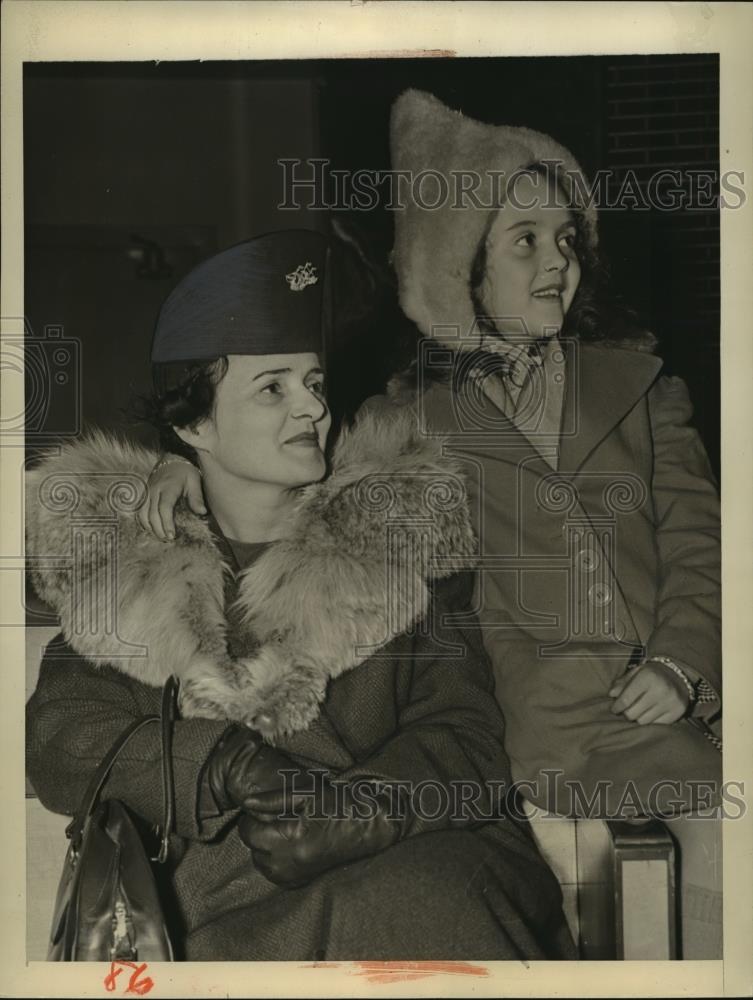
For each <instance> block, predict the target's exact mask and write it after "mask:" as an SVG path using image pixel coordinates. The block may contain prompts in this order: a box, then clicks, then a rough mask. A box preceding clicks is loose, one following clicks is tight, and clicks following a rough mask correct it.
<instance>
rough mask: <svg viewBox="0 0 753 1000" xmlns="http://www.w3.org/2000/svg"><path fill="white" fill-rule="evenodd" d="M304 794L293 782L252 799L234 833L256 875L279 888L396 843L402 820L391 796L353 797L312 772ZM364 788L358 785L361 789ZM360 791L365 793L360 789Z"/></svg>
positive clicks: (348, 788) (343, 787) (342, 786)
mask: <svg viewBox="0 0 753 1000" xmlns="http://www.w3.org/2000/svg"><path fill="white" fill-rule="evenodd" d="M309 784H310V785H311V787H310V788H309V789H307V790H306V791H305V792H304V793H303V794H301V793H300V791H299V787H300V786H299V785H298V784H297V783H296V785H295V790H294V791H291V788H290V786H288V787H287V788H286V789H285V791H283V792H280V791H278V792H272V793H269V794H267V795H262V796H257V798H256V800H255V802H254V803H253V806H252V811H251V812H250V813H247V814H246V815H244V816H241V818H240V820H239V822H238V832H239V834H240V837H241V840H243V842H244V843H245V844H246V846H247V847H249V848H250V849H251V851H252V853H253V859H254V864H255V865H256V867H257V868H258V869H259V871H260V872H261V873H262V874H263V875H264V876H265V878H267V879H269V881H270V882H275V883H276V884H278V885H285V886H289V887H293V886H300V885H305V884H306V883H308V882H309V881H311V879H312V878H314V877H315V876H316V875H319V874H320V873H321V872H324V871H326V870H327V869H329V868H334V867H336V866H337V865H344V864H347V863H348V862H349V861H357V860H359V859H361V858H365V857H369V856H370V855H372V854H377V853H378V852H379V851H382V850H384V849H385V848H386V847H390V846H391V845H392V844H394V843H396V842H397V841H398V840H399V839H400V837H401V836H402V833H403V819H402V818H401V816H400V813H399V812H398V811H397V810H395V811H394V812H393V803H392V799H391V797H390V795H389V794H388V793H385V792H378V791H372V792H371V793H370V794H369V795H368V796H367V795H366V794H361V795H359V796H358V800H356V798H355V797H354V794H353V791H352V787H351V786H349V785H347V784H343V783H340V784H336V783H333V782H332V781H330V780H328V779H327V778H325V777H324V776H323V775H322V774H320V773H319V774H317V775H316V776H315V780H314V781H313V783H312V782H311V781H310V780H309ZM362 787H363V786H362ZM364 791H365V789H364Z"/></svg>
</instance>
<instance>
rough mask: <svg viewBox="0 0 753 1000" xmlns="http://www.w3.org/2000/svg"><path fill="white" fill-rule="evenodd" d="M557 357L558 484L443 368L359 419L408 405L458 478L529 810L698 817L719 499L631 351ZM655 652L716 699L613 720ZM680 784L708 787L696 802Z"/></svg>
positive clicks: (583, 348) (677, 398) (707, 770)
mask: <svg viewBox="0 0 753 1000" xmlns="http://www.w3.org/2000/svg"><path fill="white" fill-rule="evenodd" d="M564 348H565V350H566V372H567V374H566V387H565V403H564V410H563V415H562V425H561V431H560V434H559V437H558V439H557V440H556V441H555V442H549V445H551V444H552V443H554V444H556V445H557V446H558V447H559V464H558V466H557V470H556V471H554V470H553V468H552V466H551V465H550V464H548V463H547V462H546V461H545V460H544V458H543V457H542V455H541V453H540V449H541V448H542V447H543V445H542V444H541V442H537V441H536V439H535V437H534V438H533V441H532V440H531V439H529V437H527V436H525V435H523V434H522V433H520V432H519V431H518V430H517V428H516V427H515V425H514V424H513V423H512V422H511V421H510V420H509V419H508V418H507V417H506V416H505V415H504V414H503V413H502V412H500V410H499V409H498V408H497V407H496V406H495V405H494V403H492V402H491V401H490V399H488V398H487V397H486V396H485V395H484V394H483V393H478V392H475V393H474V392H473V390H472V389H470V390H469V389H468V386H467V385H464V384H463V383H462V382H461V383H460V384H458V383H457V382H455V383H454V384H453V377H452V374H451V372H448V375H447V377H446V378H441V377H440V378H436V377H435V378H433V379H430V380H426V381H425V383H424V386H423V389H422V391H421V392H420V393H419V395H418V396H416V392H415V377H411V378H410V379H397V380H394V381H393V384H392V386H391V389H390V392H389V398H387V397H379V398H375V399H374V400H371V401H369V403H368V404H367V406H368V407H369V408H376V409H381V408H383V407H384V408H386V409H388V410H389V409H392V408H394V407H395V405H396V403H398V402H401V403H403V404H404V405H413V406H416V407H417V409H418V412H419V413H420V418H421V426H422V427H423V429H424V432H425V433H426V434H431V433H436V434H439V435H441V436H442V438H443V440H444V441H445V447H446V448H447V450H448V451H449V452H450V454H452V455H453V457H454V458H455V459H456V460H457V461H459V462H461V463H462V465H463V470H464V472H465V479H466V483H467V486H468V491H469V499H470V505H471V510H472V512H473V516H474V523H475V530H476V533H477V535H478V538H479V540H480V555H481V559H480V564H479V565H480V571H479V574H478V577H477V587H476V602H475V603H476V610H477V611H478V615H479V620H480V622H481V626H482V628H483V636H484V642H485V645H486V648H487V650H488V652H489V654H490V657H491V659H492V664H493V670H494V676H495V681H496V694H497V698H498V700H499V703H500V705H501V706H502V708H503V711H504V714H505V720H506V730H505V732H506V744H505V745H506V748H507V751H508V753H509V755H510V758H511V762H512V770H513V778H514V780H515V781H518V782H526V783H527V791H526V795H527V797H529V798H532V799H534V800H535V801H537V802H538V803H539V804H541V805H545V806H546V807H548V808H551V809H554V810H555V811H557V812H560V813H575V814H582V813H583V812H584V807H583V803H585V802H590V803H595V807H594V805H592V806H591V807H590V808H589V810H587V811H588V812H589V814H597V815H598V814H604V815H614V813H615V812H616V810H618V808H619V807H620V804H621V803H623V802H627V808H628V811H629V810H630V809H631V805H630V802H631V801H632V802H633V803H635V804H636V805H638V806H639V807H640V805H643V806H644V807H647V808H648V809H649V811H655V810H656V808H657V807H659V808H667V809H670V812H671V809H673V808H679V807H681V808H683V809H686V808H690V807H691V806H693V805H698V804H700V805H702V804H703V796H705V795H707V794H708V801H709V804H711V803H713V802H714V801H715V800H717V798H718V794H719V788H720V784H721V755H720V753H719V751H718V750H717V749H716V747H715V746H714V745H713V744H712V743H711V742H710V741H709V740H708V739H706V738H705V737H704V733H703V732H701V731H700V729H699V728H696V727H697V726H703V725H704V724H703V723H701V722H700V717H703V716H706V717H708V716H709V715H711V714H713V713H714V712H718V710H719V708H720V703H721V622H720V595H721V573H720V546H719V536H720V518H719V500H718V494H717V489H716V484H715V482H714V478H713V475H712V473H711V469H710V467H709V463H708V459H707V457H706V453H705V451H704V448H703V445H702V444H701V440H700V438H699V436H698V434H697V432H696V431H695V430H694V429H693V428H692V427H691V426H690V424H689V421H690V418H691V415H692V409H691V405H690V400H689V398H688V393H687V389H686V387H685V384H684V383H683V382H682V380H680V379H678V378H667V377H662V376H660V369H661V366H662V362H661V361H660V359H658V358H657V357H655V356H654V355H653V354H650V353H646V352H644V351H642V350H619V349H616V348H615V347H614V346H604V345H596V344H587V343H578V342H570V343H569V344H566V345H564ZM445 354H446V356H447V363H448V365H449V366H450V368H452V367H453V366H454V369H455V371H458V370H462V367H461V365H460V363H459V361H458V357H457V356H453V355H451V354H449V352H445ZM460 360H461V361H462V358H461V359H460ZM536 444H539V447H538V448H537V447H536ZM655 655H657V656H664V657H669V658H671V659H672V660H673V661H674V662H676V663H677V664H678V665H679V666H680V667H681V668H683V669H684V670H686V671H687V673H688V676H689V677H690V678H692V679H693V680H696V679H704V680H705V681H706V682H707V684H708V685H709V687H710V688H711V689H712V690H713V692H714V693H715V694H716V695H717V699H716V701H709V702H708V703H699V704H698V705H697V707H696V710H695V712H694V718H693V719H692V720H681V721H679V722H677V723H674V724H672V725H669V726H665V725H648V726H641V725H638V724H637V723H635V722H631V721H629V720H627V719H626V718H624V717H623V716H621V715H620V716H617V715H614V714H613V713H612V712H611V706H612V699H611V698H610V697H609V695H608V692H609V690H610V688H611V687H612V685H613V684H614V682H615V680H616V679H617V678H618V677H619V676H621V675H622V674H623V673H624V671H625V670H626V669H627V668H628V665H629V664H631V663H636V662H638V661H640V660H641V659H642V658H643V657H649V656H655ZM689 780H697V781H700V782H705V783H706V786H707V788H709V787H710V792H708V793H707V792H704V793H703V794H702V795H701V797H700V798H694V796H698V795H699V794H700V793H698V792H697V791H694V789H693V786H691V785H690V784H689V783H688V782H689ZM567 782H572V783H573V784H572V785H570V786H567V785H566V783H567ZM573 787H575V788H576V789H577V791H575V792H574V791H573ZM670 802H674V803H676V805H674V806H672V807H670V806H669V803H670Z"/></svg>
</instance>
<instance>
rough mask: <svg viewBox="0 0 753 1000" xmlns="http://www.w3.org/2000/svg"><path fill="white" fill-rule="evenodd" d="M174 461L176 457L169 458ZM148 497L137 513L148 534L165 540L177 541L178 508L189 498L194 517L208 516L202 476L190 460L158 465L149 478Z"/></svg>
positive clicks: (188, 501)
mask: <svg viewBox="0 0 753 1000" xmlns="http://www.w3.org/2000/svg"><path fill="white" fill-rule="evenodd" d="M169 457H170V458H172V456H169ZM147 490H148V492H147V496H146V499H145V500H144V503H143V504H142V505H141V507H139V509H138V511H137V512H136V517H137V518H138V521H139V524H140V525H141V527H142V528H143V529H144V531H151V532H152V533H153V534H155V535H156V536H157V538H159V539H160V540H161V541H163V542H167V541H172V540H173V539H174V538H175V519H174V517H173V515H174V513H175V505H176V504H177V502H178V500H179V499H180V498H181V497H185V498H186V501H187V503H188V506H189V507H190V508H191V510H192V511H193V512H194V514H201V515H204V514H206V513H207V509H206V507H205V505H204V494H203V492H202V489H201V474H200V472H199V470H198V469H197V468H196V466H195V465H192V464H191V463H190V462H188V461H183V460H177V459H176V461H170V462H167V463H166V464H164V465H162V464H160V463H158V464H157V465H155V467H154V469H153V470H152V472H151V473H150V475H149V481H148V483H147Z"/></svg>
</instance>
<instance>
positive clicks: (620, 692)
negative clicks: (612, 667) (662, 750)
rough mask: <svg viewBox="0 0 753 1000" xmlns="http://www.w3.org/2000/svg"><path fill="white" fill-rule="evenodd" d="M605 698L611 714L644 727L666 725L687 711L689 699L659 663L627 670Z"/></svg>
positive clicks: (671, 673) (681, 686)
mask: <svg viewBox="0 0 753 1000" xmlns="http://www.w3.org/2000/svg"><path fill="white" fill-rule="evenodd" d="M609 697H610V698H614V704H613V705H612V711H613V712H614V713H615V715H618V714H620V713H622V714H623V715H624V716H625V718H626V719H630V720H631V721H632V722H637V723H638V725H639V726H645V725H647V724H648V723H650V722H656V723H659V724H660V725H669V723H672V722H677V720H678V719H681V718H682V717H683V715H685V713H686V712H687V710H688V706H689V705H690V696H689V694H688V691H687V689H686V687H685V685H684V684H683V683H682V681H681V679H680V678H679V677H677V676H676V675H675V674H674V673H673V672H672V671H671V670H668V669H667V668H666V667H664V666H662V665H661V663H650V662H649V663H645V664H643V666H641V667H634V668H633V669H631V670H628V671H627V672H626V673H625V674H623V675H622V677H620V678H619V680H617V681H616V682H615V684H613V686H612V689H611V690H610V692H609Z"/></svg>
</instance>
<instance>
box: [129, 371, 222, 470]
mask: <svg viewBox="0 0 753 1000" xmlns="http://www.w3.org/2000/svg"><path fill="white" fill-rule="evenodd" d="M227 367H228V361H227V358H226V357H224V356H223V357H219V358H212V359H209V360H206V361H185V362H183V361H181V362H171V363H169V364H159V365H152V382H153V392H152V395H151V396H150V397H148V398H146V399H142V400H141V406H140V411H141V413H140V415H141V417H142V419H144V420H146V421H147V422H148V423H150V424H151V425H152V426H153V427H154V428H155V429H156V431H157V433H158V435H159V443H160V447H161V448H162V450H163V451H169V452H172V453H173V454H175V455H182V456H183V457H184V458H187V459H189V460H190V461H191V462H193V463H194V464H195V465H196V464H198V463H197V458H196V451H195V450H194V449H193V448H192V447H191V446H190V445H188V444H186V443H185V442H184V441H183V440H182V439H181V438H180V437H178V435H177V434H176V433H175V431H174V430H173V428H174V427H195V426H196V424H198V423H199V421H201V420H203V419H204V418H205V417H208V416H210V415H211V414H212V411H213V409H214V401H215V394H216V391H217V386H218V385H219V383H220V382H221V381H222V379H223V378H224V377H225V373H226V372H227Z"/></svg>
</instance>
